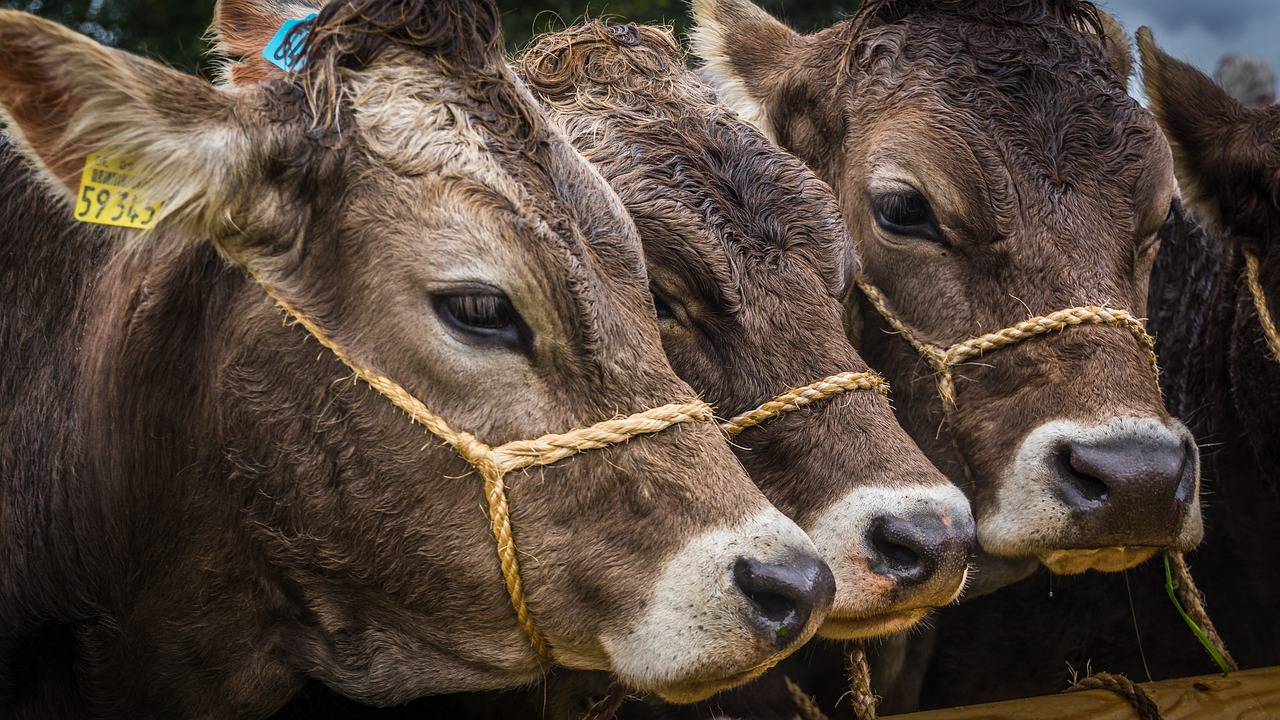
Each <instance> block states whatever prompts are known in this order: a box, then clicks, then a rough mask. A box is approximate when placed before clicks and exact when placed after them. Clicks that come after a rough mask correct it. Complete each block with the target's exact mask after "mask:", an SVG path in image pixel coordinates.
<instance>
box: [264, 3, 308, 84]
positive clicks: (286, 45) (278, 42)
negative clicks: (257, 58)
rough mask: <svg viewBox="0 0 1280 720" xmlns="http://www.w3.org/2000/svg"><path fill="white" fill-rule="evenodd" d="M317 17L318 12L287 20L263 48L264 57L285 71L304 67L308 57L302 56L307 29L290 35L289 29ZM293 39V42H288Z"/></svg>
mask: <svg viewBox="0 0 1280 720" xmlns="http://www.w3.org/2000/svg"><path fill="white" fill-rule="evenodd" d="M315 19H316V13H311V14H310V15H308V16H306V17H304V18H302V19H301V20H286V21H285V23H284V24H283V25H281V26H280V29H279V30H278V31H276V34H275V37H273V38H271V42H269V43H267V46H266V47H265V48H263V49H262V57H264V58H266V59H268V60H270V61H271V64H272V65H275V66H276V67H278V68H280V69H281V70H284V71H285V72H293V71H294V70H297V69H298V68H300V67H302V65H303V64H304V63H306V61H307V59H306V58H304V57H302V55H301V53H302V41H303V40H306V39H307V33H306V31H303V32H298V33H294V34H293V36H292V37H290V36H289V31H290V30H292V29H294V28H295V27H297V26H299V25H301V24H302V23H304V22H311V21H312V20H315ZM286 40H291V41H292V42H286Z"/></svg>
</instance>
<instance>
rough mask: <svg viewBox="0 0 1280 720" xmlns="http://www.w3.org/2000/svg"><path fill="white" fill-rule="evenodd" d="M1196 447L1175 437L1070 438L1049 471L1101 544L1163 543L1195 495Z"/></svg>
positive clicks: (1171, 536) (1056, 453)
mask: <svg viewBox="0 0 1280 720" xmlns="http://www.w3.org/2000/svg"><path fill="white" fill-rule="evenodd" d="M1195 453H1196V449H1195V447H1194V446H1193V445H1191V443H1190V442H1188V441H1185V440H1182V439H1180V438H1178V437H1176V436H1172V435H1171V436H1170V437H1168V438H1157V437H1150V436H1144V437H1141V438H1134V437H1108V438H1102V439H1098V440H1088V441H1083V440H1069V441H1065V442H1062V443H1060V444H1059V445H1058V446H1057V447H1056V448H1055V449H1054V457H1053V458H1052V462H1051V467H1052V468H1053V472H1054V474H1055V476H1056V478H1057V481H1058V488H1059V491H1060V492H1061V494H1062V497H1063V499H1064V500H1065V501H1066V503H1067V506H1068V507H1070V508H1071V509H1072V510H1073V511H1074V512H1075V513H1077V515H1078V518H1079V520H1080V522H1081V523H1083V524H1084V525H1085V527H1084V528H1082V529H1084V530H1086V531H1087V532H1088V533H1089V534H1090V535H1093V536H1095V537H1099V538H1100V539H1101V540H1102V542H1101V543H1100V545H1166V544H1168V543H1170V542H1172V541H1173V539H1174V537H1175V535H1176V534H1177V532H1178V528H1179V527H1180V525H1181V523H1182V520H1183V516H1184V515H1185V514H1186V510H1187V505H1188V503H1189V502H1190V501H1191V500H1193V499H1194V494H1195V491H1196V472H1195V467H1196V461H1195V460H1196V456H1195Z"/></svg>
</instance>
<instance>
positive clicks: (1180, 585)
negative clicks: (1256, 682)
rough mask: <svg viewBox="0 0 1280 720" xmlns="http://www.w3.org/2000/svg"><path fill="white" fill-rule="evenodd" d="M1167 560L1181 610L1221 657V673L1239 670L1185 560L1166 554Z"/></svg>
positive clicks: (1172, 554) (1175, 555) (1176, 555)
mask: <svg viewBox="0 0 1280 720" xmlns="http://www.w3.org/2000/svg"><path fill="white" fill-rule="evenodd" d="M1167 556H1168V558H1169V566H1170V568H1171V569H1172V570H1173V573H1172V575H1173V589H1174V591H1175V592H1176V593H1177V594H1178V599H1179V600H1181V601H1182V606H1183V609H1185V610H1186V611H1187V615H1190V616H1191V619H1192V620H1195V621H1196V624H1197V625H1199V626H1200V631H1201V632H1203V633H1204V636H1205V638H1206V639H1207V640H1208V641H1209V642H1210V643H1211V644H1212V645H1213V648H1214V649H1215V650H1217V651H1218V654H1219V655H1221V656H1222V661H1223V662H1225V663H1226V664H1227V667H1226V668H1223V670H1222V672H1223V674H1224V675H1225V674H1226V672H1227V668H1230V669H1231V670H1239V669H1240V666H1239V665H1237V664H1236V659H1235V658H1233V657H1231V653H1229V652H1227V645H1226V643H1225V642H1223V640H1222V636H1221V635H1219V634H1218V629H1217V628H1216V627H1214V626H1213V621H1212V620H1210V619H1209V612H1208V611H1207V610H1205V607H1204V593H1202V592H1200V588H1198V587H1196V584H1195V581H1194V580H1192V579H1191V570H1190V568H1188V567H1187V560H1186V558H1185V557H1183V556H1182V553H1175V552H1171V553H1167Z"/></svg>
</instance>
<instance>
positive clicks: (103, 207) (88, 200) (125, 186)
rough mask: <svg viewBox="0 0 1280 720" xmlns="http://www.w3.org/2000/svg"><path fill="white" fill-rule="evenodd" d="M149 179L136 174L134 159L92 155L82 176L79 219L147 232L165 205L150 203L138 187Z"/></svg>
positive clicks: (102, 154) (103, 154)
mask: <svg viewBox="0 0 1280 720" xmlns="http://www.w3.org/2000/svg"><path fill="white" fill-rule="evenodd" d="M144 180H145V178H142V177H139V176H138V175H136V174H134V162H133V161H132V160H127V159H121V158H116V157H112V156H110V155H107V154H105V153H92V154H90V155H89V157H88V159H86V161H85V164H84V174H83V175H81V176H80V194H79V196H78V197H77V198H76V207H75V218H76V219H77V220H79V221H81V222H89V223H98V224H100V225H116V226H118V227H128V228H137V229H139V230H146V229H148V228H150V227H151V226H152V225H153V224H154V223H155V221H156V217H157V216H158V215H159V214H160V206H161V205H162V204H163V203H159V202H148V201H147V198H146V197H144V196H143V195H142V194H141V192H140V191H139V189H138V188H140V187H141V186H142V185H143V184H144Z"/></svg>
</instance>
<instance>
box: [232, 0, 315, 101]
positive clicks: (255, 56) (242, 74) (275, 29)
mask: <svg viewBox="0 0 1280 720" xmlns="http://www.w3.org/2000/svg"><path fill="white" fill-rule="evenodd" d="M324 5H325V4H324V2H322V1H321V0H218V2H217V4H216V5H214V8H213V25H212V26H211V27H210V28H209V30H210V35H211V36H212V37H213V47H214V50H216V51H217V52H218V53H220V54H222V55H224V56H226V58H227V62H226V64H225V65H223V68H222V73H221V74H222V80H223V82H225V83H228V84H231V85H250V84H253V83H259V82H264V81H267V80H271V79H273V78H278V77H284V75H285V71H284V69H282V68H280V67H279V66H277V65H274V64H272V63H271V62H270V61H268V60H267V59H266V57H264V56H263V54H262V51H263V50H264V49H265V48H266V47H267V45H268V44H270V42H271V40H272V39H273V38H274V37H275V36H276V34H277V33H279V32H280V28H281V27H283V26H284V24H285V23H287V22H289V21H290V20H301V19H303V18H305V17H307V16H308V15H310V14H312V13H318V12H320V10H321V9H323V8H324Z"/></svg>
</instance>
